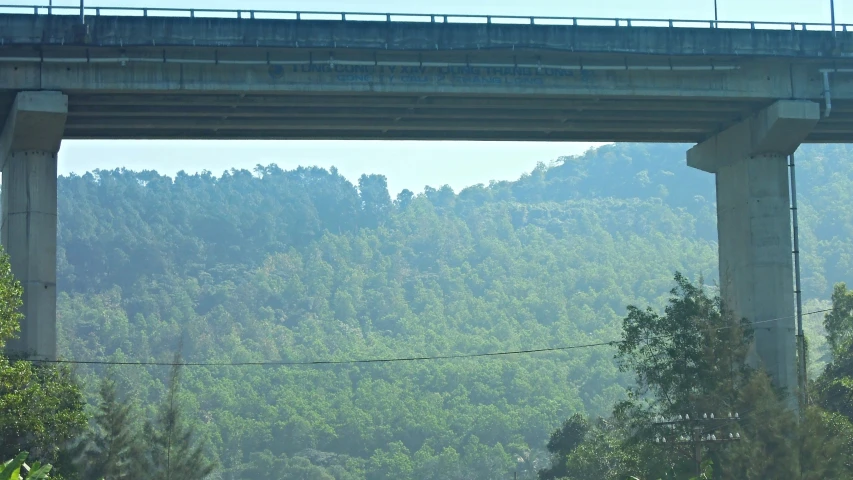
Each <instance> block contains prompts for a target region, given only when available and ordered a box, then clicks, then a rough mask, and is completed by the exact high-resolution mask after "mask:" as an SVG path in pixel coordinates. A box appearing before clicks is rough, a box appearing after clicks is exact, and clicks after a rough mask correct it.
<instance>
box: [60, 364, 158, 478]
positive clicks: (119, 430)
mask: <svg viewBox="0 0 853 480" xmlns="http://www.w3.org/2000/svg"><path fill="white" fill-rule="evenodd" d="M99 394H100V398H99V403H98V409H97V412H96V413H95V414H94V415H93V418H92V420H93V422H92V424H91V425H90V428H89V431H88V432H86V434H84V435H83V438H82V440H81V443H80V446H79V447H78V448H79V449H80V450H81V452H80V454H79V457H78V458H77V460H76V463H77V465H78V468H79V471H80V473H81V474H82V475H83V476H84V478H92V479H98V478H107V479H113V478H115V479H128V480H130V479H136V478H139V479H142V478H144V477H143V472H142V468H141V467H142V465H141V462H140V458H139V457H138V456H139V455H140V453H141V451H142V448H143V446H142V445H141V444H140V441H141V438H140V432H138V431H137V430H136V428H135V418H134V417H135V414H134V411H133V404H132V403H130V402H127V401H124V402H123V401H121V400H120V399H119V396H118V392H117V389H116V382H115V379H114V378H113V376H112V375H111V374H107V375H106V376H104V378H103V379H102V380H101V385H100V389H99Z"/></svg>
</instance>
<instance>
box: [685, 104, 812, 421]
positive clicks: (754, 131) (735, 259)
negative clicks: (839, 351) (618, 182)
mask: <svg viewBox="0 0 853 480" xmlns="http://www.w3.org/2000/svg"><path fill="white" fill-rule="evenodd" d="M819 119H820V107H819V106H818V104H817V103H814V102H808V101H794V100H781V101H778V102H776V103H774V104H773V105H771V106H769V107H767V108H766V109H764V110H762V111H761V112H759V113H758V114H756V115H754V116H753V117H751V118H749V119H746V120H744V121H742V122H741V123H739V124H737V125H735V126H733V127H731V128H729V129H727V130H725V131H723V132H721V133H719V134H717V135H715V136H714V137H712V138H710V139H708V140H706V141H704V142H702V143H700V144H698V145H696V146H695V147H693V148H691V149H690V150H689V151H688V152H687V164H688V165H689V166H691V167H694V168H698V169H701V170H704V171H706V172H710V173H714V174H716V180H717V182H716V183H717V229H718V235H719V249H720V289H721V296H722V298H723V300H724V302H725V304H726V306H727V307H728V308H729V309H730V310H731V311H732V312H733V313H734V314H735V317H736V318H746V319H747V320H749V321H750V322H753V323H754V325H755V327H754V328H755V343H754V345H753V347H752V349H751V351H750V355H749V362H750V364H751V365H752V366H754V367H758V366H761V367H763V368H764V369H765V370H766V371H767V372H768V373H769V374H770V376H771V377H772V378H773V381H774V383H775V384H776V385H777V386H780V387H783V388H785V389H787V391H788V392H789V398H790V399H791V405H792V406H796V403H795V402H796V392H797V368H796V356H795V352H796V337H795V332H796V330H795V323H796V322H795V318H794V281H793V276H794V274H793V261H792V258H791V253H792V246H791V212H790V194H789V183H788V168H787V156H788V155H790V154H792V153H793V152H794V151H795V150H796V149H797V147H798V146H799V144H800V143H801V142H802V141H803V140H804V139H805V137H806V136H807V135H808V134H809V132H810V131H811V130H812V128H813V127H814V125H815V124H816V123H817V121H818V120H819ZM774 319H775V320H774Z"/></svg>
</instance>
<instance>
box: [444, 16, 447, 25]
mask: <svg viewBox="0 0 853 480" xmlns="http://www.w3.org/2000/svg"><path fill="white" fill-rule="evenodd" d="M444 23H447V15H445V16H444Z"/></svg>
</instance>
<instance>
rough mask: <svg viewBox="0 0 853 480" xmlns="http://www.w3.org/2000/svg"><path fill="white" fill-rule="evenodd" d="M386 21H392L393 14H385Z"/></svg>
mask: <svg viewBox="0 0 853 480" xmlns="http://www.w3.org/2000/svg"><path fill="white" fill-rule="evenodd" d="M385 21H386V22H390V21H391V14H390V13H386V14H385Z"/></svg>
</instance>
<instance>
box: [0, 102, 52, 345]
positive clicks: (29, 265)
mask: <svg viewBox="0 0 853 480" xmlns="http://www.w3.org/2000/svg"><path fill="white" fill-rule="evenodd" d="M67 114H68V97H66V96H65V95H63V94H62V93H59V92H21V93H18V95H17V97H16V98H15V102H14V104H13V106H12V110H11V111H10V112H9V114H8V117H7V118H6V124H5V126H4V128H3V131H2V134H0V171H2V175H3V177H2V180H3V186H2V192H3V194H2V204H3V206H2V227H0V236H2V244H3V248H4V249H5V251H6V253H7V254H8V255H9V261H10V263H11V265H12V273H13V274H14V275H15V277H16V278H17V279H18V280H19V281H20V282H21V285H22V286H23V288H24V295H23V301H24V305H23V310H22V313H23V314H24V319H23V321H22V323H21V332H20V336H19V338H17V339H15V340H12V341H10V342H9V343H8V344H7V351H8V352H9V353H11V354H18V355H24V356H26V357H29V358H42V359H55V358H56V174H57V171H56V156H57V153H58V152H59V145H60V143H61V141H62V134H63V131H64V130H65V118H66V116H67Z"/></svg>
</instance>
